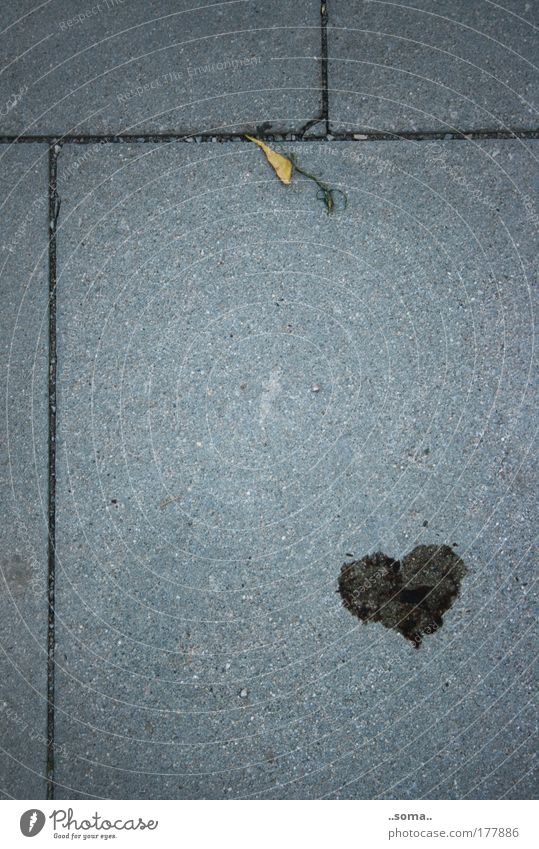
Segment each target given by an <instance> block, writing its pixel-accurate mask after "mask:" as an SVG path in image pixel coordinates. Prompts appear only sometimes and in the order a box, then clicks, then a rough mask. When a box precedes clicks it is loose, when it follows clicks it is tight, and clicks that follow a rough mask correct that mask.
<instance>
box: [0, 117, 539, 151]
mask: <svg viewBox="0 0 539 849" xmlns="http://www.w3.org/2000/svg"><path fill="white" fill-rule="evenodd" d="M319 120H320V119H319V118H314V119H313V120H312V121H309V122H308V123H307V124H306V125H305V127H304V128H302V129H300V130H294V131H290V132H282V133H258V132H257V133H256V135H257V138H261V139H263V140H265V141H268V142H271V141H275V142H285V141H294V142H329V141H337V142H340V141H353V142H365V141H367V142H368V141H469V140H478V139H485V140H492V141H496V140H497V139H539V128H538V129H531V130H527V129H519V128H515V129H511V130H491V129H478V130H467V129H463V130H455V131H452V132H446V131H445V130H428V131H424V132H421V131H419V132H406V131H402V132H394V133H385V132H384V133H376V132H372V133H371V132H365V131H362V130H354V131H353V132H347V133H329V134H325V135H322V136H312V137H307V138H305V137H304V134H305V132H306V130H307V129H308V128H309V127H310V126H312V125H314V124H316V123H317V122H318V121H319ZM226 142H246V143H248V144H250V142H247V139H246V138H245V135H244V133H220V134H217V133H211V134H206V133H200V134H191V135H186V134H185V133H163V134H154V133H148V134H139V135H122V134H121V133H120V134H114V133H110V134H102V135H100V134H95V135H94V134H81V135H65V136H58V135H35V136H0V144H36V143H37V144H39V143H41V144H47V145H49V146H54V145H55V144H62V145H63V144H167V143H184V144H185V143H190V144H196V143H200V144H202V143H213V144H224V143H226Z"/></svg>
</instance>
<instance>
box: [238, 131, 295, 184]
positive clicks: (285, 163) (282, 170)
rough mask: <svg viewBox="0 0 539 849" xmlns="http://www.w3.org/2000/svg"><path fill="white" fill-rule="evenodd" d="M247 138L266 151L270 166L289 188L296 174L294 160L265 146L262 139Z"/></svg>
mask: <svg viewBox="0 0 539 849" xmlns="http://www.w3.org/2000/svg"><path fill="white" fill-rule="evenodd" d="M245 138H247V139H249V141H252V142H254V143H255V144H257V145H258V147H259V148H261V149H262V150H263V151H264V153H265V154H266V158H267V160H268V162H269V164H270V165H271V167H272V168H273V170H274V171H275V173H276V174H277V176H278V178H279V180H280V181H281V183H284V184H285V186H289V185H290V183H291V182H292V175H293V173H294V164H293V162H292V160H290V159H288V158H287V157H286V156H283V155H282V154H281V153H277V152H276V151H275V150H272V149H271V147H268V145H267V144H264V142H263V141H260V139H254V138H253V137H252V136H245Z"/></svg>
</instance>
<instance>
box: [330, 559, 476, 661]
mask: <svg viewBox="0 0 539 849" xmlns="http://www.w3.org/2000/svg"><path fill="white" fill-rule="evenodd" d="M466 571H467V569H466V566H465V565H464V562H463V561H462V560H461V558H460V557H458V555H457V554H455V552H454V551H453V549H452V548H450V547H449V546H448V545H441V546H438V545H418V546H417V548H414V550H413V551H411V552H410V554H407V555H406V557H405V558H404V560H402V561H399V560H394V559H393V558H391V557H388V556H387V554H382V552H378V553H376V554H368V555H367V556H366V557H363V558H362V559H361V560H354V562H353V563H345V564H344V566H343V567H342V569H341V574H340V575H339V592H340V594H341V597H342V600H343V604H344V606H345V607H346V608H347V610H349V611H350V612H351V613H353V614H354V615H355V616H357V617H358V618H359V619H361V620H362V621H363V622H381V623H382V625H385V626H386V628H394V629H395V630H396V631H399V632H400V633H401V634H402V635H403V636H404V637H406V639H407V640H411V642H413V643H414V645H415V647H416V648H419V646H420V645H421V642H422V640H423V638H424V636H425V635H427V634H433V633H434V632H435V631H437V630H438V629H439V628H440V627H441V625H442V623H443V617H444V614H445V613H446V612H447V611H448V610H449V608H450V607H451V606H452V604H453V602H454V601H455V599H456V597H457V596H458V594H459V591H460V585H461V581H462V579H463V577H464V575H465V574H466Z"/></svg>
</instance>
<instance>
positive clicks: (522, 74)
mask: <svg viewBox="0 0 539 849" xmlns="http://www.w3.org/2000/svg"><path fill="white" fill-rule="evenodd" d="M328 8H329V21H328V51H329V103H330V119H331V128H332V130H333V131H339V132H358V133H361V132H371V133H372V132H391V133H393V132H394V133H397V134H398V133H399V132H417V131H429V130H434V131H442V132H454V131H460V130H466V129H482V128H487V129H489V130H507V129H508V128H526V129H535V128H536V127H537V119H538V108H539V103H538V91H539V77H538V64H539V62H538V60H539V48H538V42H537V26H538V24H539V20H538V9H539V7H538V6H537V4H536V3H529V2H525V0H508V2H504V3H491V2H489V0H417V2H414V3H410V4H403V3H393V2H382V0H331V2H330V3H329V5H328Z"/></svg>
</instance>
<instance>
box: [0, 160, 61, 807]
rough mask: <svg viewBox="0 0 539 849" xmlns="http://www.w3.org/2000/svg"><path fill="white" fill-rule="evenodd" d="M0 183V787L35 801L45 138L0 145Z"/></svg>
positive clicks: (39, 787)
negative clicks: (43, 142) (43, 141)
mask: <svg viewBox="0 0 539 849" xmlns="http://www.w3.org/2000/svg"><path fill="white" fill-rule="evenodd" d="M0 187H1V219H2V224H1V228H0V262H1V269H2V270H1V278H2V309H1V311H0V329H1V338H2V344H1V354H0V356H1V365H0V371H1V389H2V391H1V396H2V424H1V431H0V432H1V440H0V452H1V453H0V458H1V474H0V501H1V506H2V526H1V530H0V566H1V570H0V584H1V587H2V589H1V593H0V644H1V652H0V681H1V682H2V684H1V694H0V737H1V740H2V742H1V744H0V745H1V749H0V788H1V790H2V792H3V793H4V794H5V795H6V796H7V797H8V798H10V797H12V798H17V799H35V798H42V797H43V796H44V794H45V778H44V776H45V770H46V761H47V702H46V699H47V375H48V370H47V369H48V341H47V340H48V335H47V334H48V318H47V306H48V291H49V289H48V287H49V284H48V275H47V268H48V235H47V233H48V192H47V187H48V147H47V145H33V144H32V145H25V146H24V147H22V146H19V147H5V146H4V147H3V148H2V149H1V150H0Z"/></svg>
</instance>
